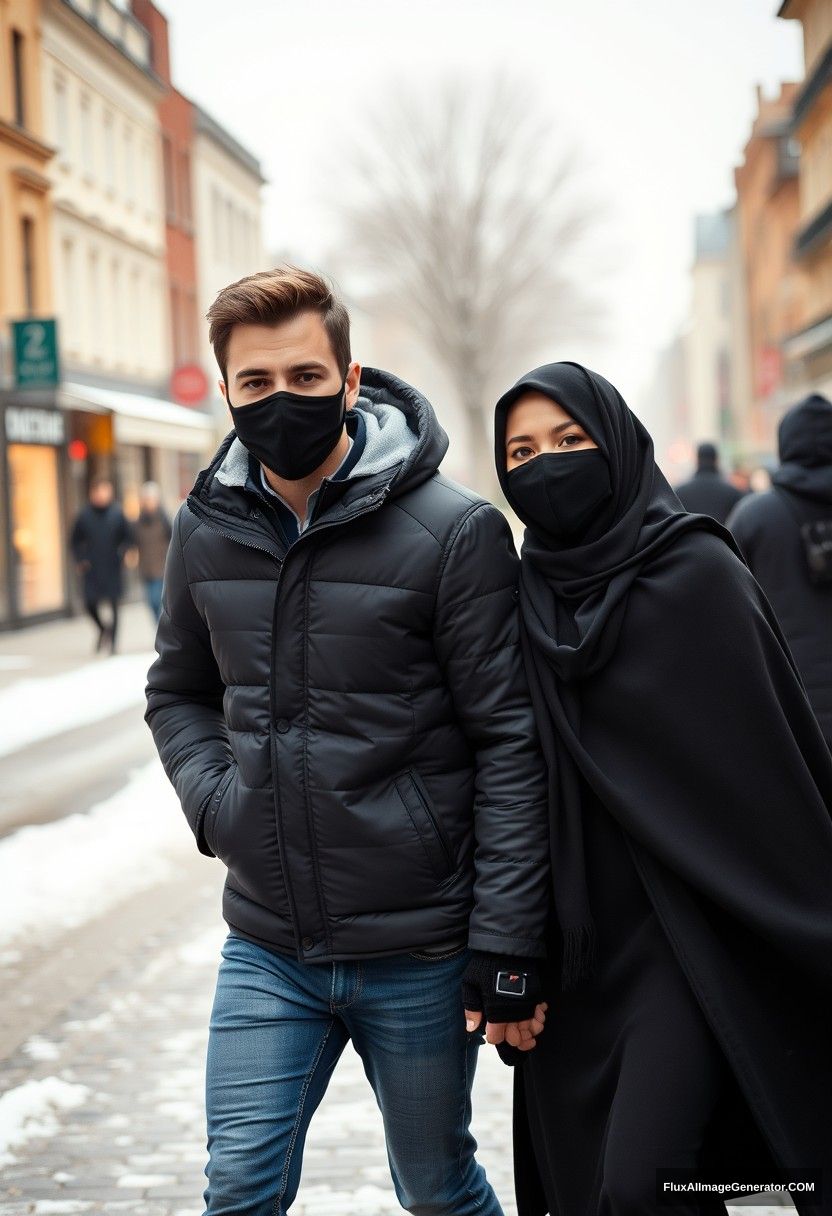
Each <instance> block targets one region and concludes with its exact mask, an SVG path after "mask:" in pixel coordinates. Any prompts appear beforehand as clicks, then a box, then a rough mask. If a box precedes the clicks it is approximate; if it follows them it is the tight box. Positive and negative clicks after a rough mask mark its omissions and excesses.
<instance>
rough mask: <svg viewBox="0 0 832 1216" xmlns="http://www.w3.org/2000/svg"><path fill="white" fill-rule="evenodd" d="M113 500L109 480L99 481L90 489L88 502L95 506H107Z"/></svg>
mask: <svg viewBox="0 0 832 1216" xmlns="http://www.w3.org/2000/svg"><path fill="white" fill-rule="evenodd" d="M112 501H113V487H112V485H111V483H110V482H109V481H99V482H98V483H97V484H96V485H94V486H93V487H92V489H91V490H90V502H92V503H93V504H94V506H96V507H109V505H110V503H111V502H112Z"/></svg>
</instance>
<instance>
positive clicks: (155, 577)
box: [133, 481, 171, 621]
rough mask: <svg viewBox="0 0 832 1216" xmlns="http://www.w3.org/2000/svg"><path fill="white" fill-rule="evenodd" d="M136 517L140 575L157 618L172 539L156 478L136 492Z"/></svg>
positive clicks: (168, 519) (160, 607)
mask: <svg viewBox="0 0 832 1216" xmlns="http://www.w3.org/2000/svg"><path fill="white" fill-rule="evenodd" d="M139 503H140V510H139V516H138V519H137V520H136V522H135V524H134V525H133V528H134V531H135V534H136V545H137V546H138V550H139V575H140V577H141V580H142V582H143V583H144V591H145V596H146V598H147V602H148V604H149V606H150V611H151V612H152V613H153V616H154V619H155V620H157V621H158V619H159V617H160V616H161V614H162V576H163V575H164V573H165V558H166V557H167V552H168V545H169V544H170V538H171V523H170V518H169V517H168V514H167V512H166V511H165V508H164V507H163V506H162V495H161V492H160V490H159V487H158V486H157V485H156V482H155V481H146V482H145V483H144V485H143V486H142V488H141V491H140V494H139Z"/></svg>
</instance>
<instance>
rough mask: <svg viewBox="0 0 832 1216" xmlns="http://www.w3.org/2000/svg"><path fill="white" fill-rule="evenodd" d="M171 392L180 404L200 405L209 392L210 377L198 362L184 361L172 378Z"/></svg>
mask: <svg viewBox="0 0 832 1216" xmlns="http://www.w3.org/2000/svg"><path fill="white" fill-rule="evenodd" d="M170 392H171V396H172V397H173V399H174V401H177V402H178V403H179V404H180V405H199V403H200V401H204V400H205V397H206V395H207V393H208V377H207V376H206V375H205V372H204V371H203V370H202V368H201V367H200V366H199V364H198V363H183V364H182V366H181V367H177V369H176V371H175V372H174V373H173V375H172V376H171V378H170Z"/></svg>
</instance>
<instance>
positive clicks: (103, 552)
mask: <svg viewBox="0 0 832 1216" xmlns="http://www.w3.org/2000/svg"><path fill="white" fill-rule="evenodd" d="M69 543H70V548H71V550H72V556H73V558H74V560H75V567H76V570H77V571H78V573H79V575H80V576H81V582H82V588H83V596H84V607H85V609H86V611H87V613H88V614H89V616H91V617H92V619H93V621H94V622H95V624H96V626H97V628H98V638H97V640H96V645H95V649H96V650H97V651H98V650H101V649H102V648H103V646H104V645H105V643H106V644H108V645H109V650H110V653H111V654H112V653H113V652H114V651H115V649H116V635H117V632H118V605H119V601H120V600H121V596H122V592H123V586H122V569H123V565H124V556H125V554H126V552H127V551H128V549H132V548H134V547H135V544H136V538H135V536H134V535H133V530H132V528H131V527H130V523H129V521H128V520H127V517H126V516H125V514H124V512H123V511H122V509H121V507H120V506H119V504H118V503H117V502H115V501H114V491H113V483H112V482H111V481H110V480H109V479H108V478H106V477H99V478H96V480H95V481H94V482H93V483H92V485H91V486H90V494H89V502H88V503H87V505H86V506H85V507H83V508H82V509H81V511H79V513H78V515H77V517H76V519H75V522H74V524H73V525H72V531H71V533H70V540H69ZM103 604H106V605H107V608H108V615H109V621H104V620H103V619H102V617H101V612H100V609H101V606H102V605H103Z"/></svg>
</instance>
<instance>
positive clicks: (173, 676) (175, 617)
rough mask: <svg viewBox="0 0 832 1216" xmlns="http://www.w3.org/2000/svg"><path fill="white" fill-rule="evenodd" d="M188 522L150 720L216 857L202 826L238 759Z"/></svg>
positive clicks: (170, 574) (166, 607) (176, 555)
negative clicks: (201, 607)
mask: <svg viewBox="0 0 832 1216" xmlns="http://www.w3.org/2000/svg"><path fill="white" fill-rule="evenodd" d="M188 519H189V517H188V515H187V513H186V508H184V507H183V508H181V509H180V511H179V513H178V514H177V516H176V519H175V520H174V525H173V537H172V539H171V544H170V548H169V549H168V554H167V559H166V561H165V573H164V583H163V588H162V614H161V617H160V619H159V626H158V629H157V633H156V652H157V654H158V658H157V659H156V660H155V662H154V663H153V664H152V666H151V668H150V670H149V672H148V674H147V681H148V682H147V687H146V689H145V694H146V697H147V709H146V711H145V715H144V719H145V722H147V724H148V726H149V727H150V730H151V732H152V734H153V740H154V742H155V744H156V749H157V751H158V753H159V757H160V759H161V761H162V765H163V767H164V770H165V772H166V773H167V775H168V778H169V780H170V782H171V784H172V785H173V787H174V789H175V790H176V793H177V795H178V797H179V801H180V802H181V804H182V810H183V811H184V812H185V818H186V819H187V821H188V823H189V824H190V827H191V831H192V832H193V833H194V836H195V837H196V841H197V846H198V848H199V851H200V852H201V853H204V854H205V855H206V856H207V857H214V856H215V854H214V853H213V852H212V850H211V849H210V847H209V846H208V844H207V842H206V840H205V837H204V834H203V831H202V822H203V819H204V817H205V811H206V808H207V805H208V802H209V801H210V798H211V795H212V794H213V793H214V791H215V790H216V788H217V786H218V784H219V782H220V780H221V778H222V776H223V775H224V773H225V772H226V770H227V769H228V766H229V764H230V763H231V761H232V759H233V756H232V753H231V748H230V746H229V742H228V732H227V729H226V724H225V717H224V714H223V708H222V699H223V692H224V685H223V682H222V679H221V677H220V673H219V669H218V667H217V662H216V659H215V658H214V654H213V651H212V650H211V641H210V635H209V632H208V628H207V626H206V624H205V622H204V620H203V619H202V617H201V616H200V615H199V612H198V611H197V609H196V606H195V604H194V602H193V599H192V598H191V592H190V587H189V585H188V575H187V570H186V566H185V558H184V553H183V550H184V546H185V544H186V543H187V540H188V538H189V537H190V535H191V532H192V531H193V527H194V526H196V525H195V524H194V522H193V520H192V519H191V520H190V522H188ZM183 533H184V534H185V535H184V536H183Z"/></svg>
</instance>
